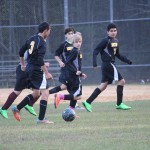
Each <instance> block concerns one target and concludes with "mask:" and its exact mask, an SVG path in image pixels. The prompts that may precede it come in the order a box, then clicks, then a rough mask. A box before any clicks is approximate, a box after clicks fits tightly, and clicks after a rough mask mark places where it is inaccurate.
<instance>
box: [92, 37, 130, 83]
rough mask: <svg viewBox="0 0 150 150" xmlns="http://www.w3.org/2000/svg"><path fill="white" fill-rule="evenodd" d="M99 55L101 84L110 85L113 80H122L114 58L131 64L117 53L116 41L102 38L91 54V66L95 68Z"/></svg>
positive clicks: (117, 45)
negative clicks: (106, 83)
mask: <svg viewBox="0 0 150 150" xmlns="http://www.w3.org/2000/svg"><path fill="white" fill-rule="evenodd" d="M99 53H100V55H101V60H102V64H101V70H102V80H101V82H102V83H105V82H108V84H111V83H112V81H113V80H115V81H119V80H121V79H123V77H122V75H121V74H120V72H119V71H118V70H117V68H116V66H115V57H117V58H118V59H120V60H121V61H123V62H126V63H128V64H130V63H131V61H130V60H128V59H127V58H126V57H125V56H123V55H121V54H120V52H119V44H118V40H117V39H111V38H110V37H106V38H104V39H103V40H102V41H101V42H100V43H99V44H98V45H97V47H96V48H95V50H94V52H93V66H94V67H96V66H97V59H96V58H97V55H98V54H99Z"/></svg>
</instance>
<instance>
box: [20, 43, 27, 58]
mask: <svg viewBox="0 0 150 150" xmlns="http://www.w3.org/2000/svg"><path fill="white" fill-rule="evenodd" d="M27 49H28V44H27V41H26V43H25V44H24V45H23V46H22V47H21V48H20V50H19V56H20V57H24V53H25V51H26V50H27Z"/></svg>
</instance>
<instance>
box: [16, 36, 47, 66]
mask: <svg viewBox="0 0 150 150" xmlns="http://www.w3.org/2000/svg"><path fill="white" fill-rule="evenodd" d="M26 50H27V52H28V58H27V63H28V64H32V65H35V66H43V65H44V55H45V53H46V42H45V41H44V39H43V38H42V37H41V36H39V35H38V34H36V35H34V36H32V37H31V38H29V39H28V40H27V41H26V43H25V44H24V45H23V46H22V47H21V49H20V51H19V56H20V57H24V53H25V51H26Z"/></svg>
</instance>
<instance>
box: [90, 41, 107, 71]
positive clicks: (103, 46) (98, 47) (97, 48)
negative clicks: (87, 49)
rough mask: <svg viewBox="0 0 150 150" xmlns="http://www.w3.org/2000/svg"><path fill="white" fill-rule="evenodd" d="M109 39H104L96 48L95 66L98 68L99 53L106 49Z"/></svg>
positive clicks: (94, 54)
mask: <svg viewBox="0 0 150 150" xmlns="http://www.w3.org/2000/svg"><path fill="white" fill-rule="evenodd" d="M107 43H108V41H107V40H106V39H103V40H102V41H101V42H100V43H99V44H98V45H97V47H96V48H95V49H94V51H93V67H94V68H96V67H97V55H98V54H99V53H100V52H101V51H102V50H104V49H105V47H106V46H107Z"/></svg>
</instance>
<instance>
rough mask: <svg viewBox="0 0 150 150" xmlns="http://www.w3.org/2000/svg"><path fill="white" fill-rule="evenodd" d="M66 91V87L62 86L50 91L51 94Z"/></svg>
mask: <svg viewBox="0 0 150 150" xmlns="http://www.w3.org/2000/svg"><path fill="white" fill-rule="evenodd" d="M63 90H66V85H65V84H62V85H60V86H56V87H54V88H52V89H50V90H49V94H54V93H58V92H59V91H63Z"/></svg>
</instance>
